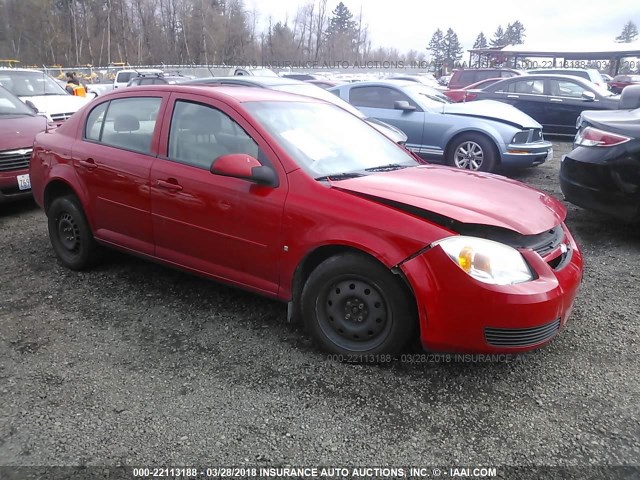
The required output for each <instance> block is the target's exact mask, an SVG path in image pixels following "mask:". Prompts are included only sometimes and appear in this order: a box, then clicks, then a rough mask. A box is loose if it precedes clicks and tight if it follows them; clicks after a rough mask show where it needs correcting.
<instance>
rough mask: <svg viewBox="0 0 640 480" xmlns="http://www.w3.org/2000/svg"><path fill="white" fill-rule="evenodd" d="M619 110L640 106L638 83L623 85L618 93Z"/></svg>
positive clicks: (639, 86)
mask: <svg viewBox="0 0 640 480" xmlns="http://www.w3.org/2000/svg"><path fill="white" fill-rule="evenodd" d="M618 108H620V110H633V109H636V108H640V85H629V86H627V87H624V90H622V95H620V105H619V106H618Z"/></svg>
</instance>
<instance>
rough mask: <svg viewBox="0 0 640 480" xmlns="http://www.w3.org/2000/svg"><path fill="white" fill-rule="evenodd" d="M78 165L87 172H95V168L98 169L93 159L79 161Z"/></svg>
mask: <svg viewBox="0 0 640 480" xmlns="http://www.w3.org/2000/svg"><path fill="white" fill-rule="evenodd" d="M78 165H80V166H81V167H84V168H86V169H87V170H95V169H96V168H98V165H96V162H95V160H94V159H93V158H87V159H86V160H80V161H79V162H78Z"/></svg>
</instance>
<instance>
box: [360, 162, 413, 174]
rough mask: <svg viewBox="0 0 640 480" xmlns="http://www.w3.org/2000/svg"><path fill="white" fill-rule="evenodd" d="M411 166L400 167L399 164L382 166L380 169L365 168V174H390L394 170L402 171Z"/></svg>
mask: <svg viewBox="0 0 640 480" xmlns="http://www.w3.org/2000/svg"><path fill="white" fill-rule="evenodd" d="M410 166H411V165H400V164H399V163H390V164H389V165H380V166H379V167H371V168H365V169H364V170H365V172H390V171H392V170H400V169H401V168H407V167H410Z"/></svg>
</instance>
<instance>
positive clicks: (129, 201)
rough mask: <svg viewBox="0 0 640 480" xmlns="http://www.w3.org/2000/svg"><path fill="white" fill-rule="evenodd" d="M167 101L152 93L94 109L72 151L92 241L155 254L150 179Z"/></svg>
mask: <svg viewBox="0 0 640 480" xmlns="http://www.w3.org/2000/svg"><path fill="white" fill-rule="evenodd" d="M167 100H168V96H167V94H159V93H158V92H154V93H153V94H149V95H148V96H145V95H144V94H141V95H140V96H136V97H127V98H117V99H114V100H111V101H106V102H102V103H100V104H98V105H97V106H96V107H94V108H93V110H92V111H91V112H90V113H89V115H88V117H87V120H86V123H85V125H84V134H83V137H82V139H81V140H79V141H77V142H76V143H75V144H74V146H73V151H72V156H73V164H74V167H75V170H76V172H77V174H78V176H79V177H80V179H81V181H82V183H83V184H84V186H85V188H86V190H87V192H88V195H89V202H90V205H89V209H90V210H91V211H92V212H93V216H92V217H93V219H94V233H95V235H96V237H97V238H99V239H101V240H104V241H107V242H110V243H113V244H116V245H119V246H122V247H126V248H130V249H132V250H135V251H137V252H141V253H145V254H148V255H153V253H154V247H153V230H152V225H151V203H150V195H149V174H150V172H151V165H152V164H153V162H154V160H155V157H156V154H157V148H158V137H159V134H160V128H159V123H160V122H158V121H157V119H158V117H159V115H160V112H161V111H162V109H163V108H164V106H166V102H167Z"/></svg>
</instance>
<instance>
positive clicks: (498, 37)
mask: <svg viewBox="0 0 640 480" xmlns="http://www.w3.org/2000/svg"><path fill="white" fill-rule="evenodd" d="M505 40H506V39H505V35H504V30H503V29H502V25H498V29H497V30H496V33H494V34H493V38H492V39H491V41H490V42H489V43H490V44H491V46H492V47H504V46H505V45H506V43H505Z"/></svg>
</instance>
